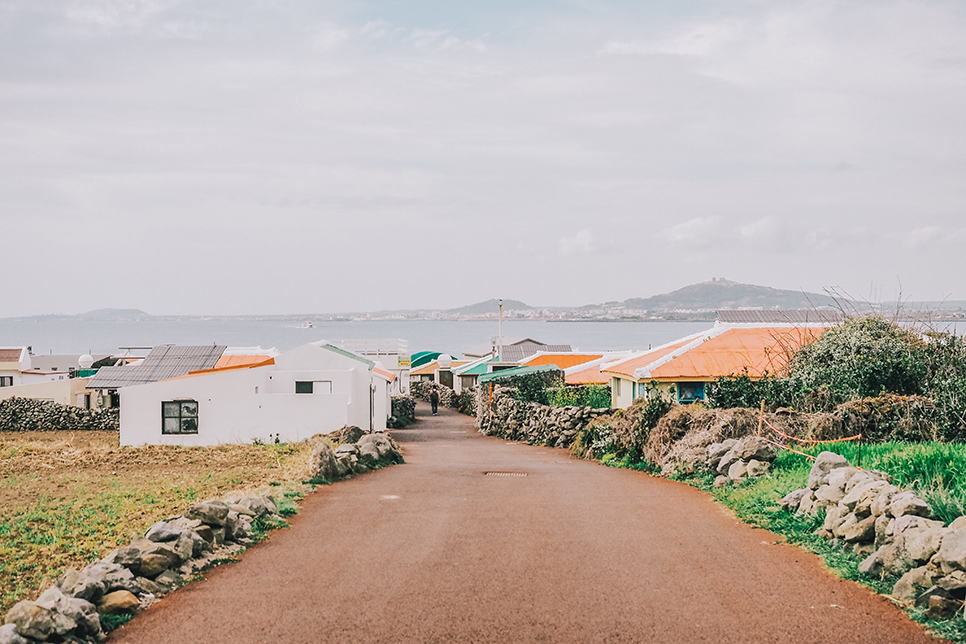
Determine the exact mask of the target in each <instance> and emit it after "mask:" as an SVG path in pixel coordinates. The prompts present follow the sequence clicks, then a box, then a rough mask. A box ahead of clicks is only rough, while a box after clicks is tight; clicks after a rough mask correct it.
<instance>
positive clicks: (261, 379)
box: [120, 366, 349, 445]
mask: <svg viewBox="0 0 966 644" xmlns="http://www.w3.org/2000/svg"><path fill="white" fill-rule="evenodd" d="M272 370H273V368H272V367H271V366H268V367H259V368H256V369H241V370H237V371H226V372H222V373H214V374H208V375H204V376H196V377H193V378H180V379H175V380H164V381H161V382H154V383H150V384H146V385H139V386H136V387H124V388H123V389H121V390H120V395H121V444H122V445H144V444H151V445H165V444H170V445H217V444H220V443H250V442H252V441H253V440H254V439H256V438H257V439H260V440H263V441H266V442H268V441H270V440H271V439H270V437H269V436H270V435H274V434H278V435H279V439H280V440H282V441H286V442H289V441H299V440H303V439H305V438H308V437H310V436H312V435H314V434H319V433H327V432H331V431H335V430H337V429H340V428H341V427H344V426H345V425H346V424H348V422H349V418H348V414H347V410H348V405H347V396H346V395H345V394H344V393H333V394H296V393H294V385H293V390H292V393H274V394H273V393H269V392H267V388H266V385H267V383H268V375H269V374H270V373H272ZM293 382H294V381H293ZM256 387H258V392H259V393H255V388H256ZM178 399H189V400H195V401H197V402H198V433H197V434H162V433H161V402H162V401H167V400H178Z"/></svg>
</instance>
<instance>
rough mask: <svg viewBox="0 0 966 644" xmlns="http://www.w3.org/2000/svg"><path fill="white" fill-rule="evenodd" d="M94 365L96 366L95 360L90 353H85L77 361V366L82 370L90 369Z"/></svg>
mask: <svg viewBox="0 0 966 644" xmlns="http://www.w3.org/2000/svg"><path fill="white" fill-rule="evenodd" d="M92 364H94V358H93V356H91V354H89V353H85V354H84V355H82V356H81V357H80V358H78V359H77V366H78V367H80V368H81V369H90V368H91V365H92Z"/></svg>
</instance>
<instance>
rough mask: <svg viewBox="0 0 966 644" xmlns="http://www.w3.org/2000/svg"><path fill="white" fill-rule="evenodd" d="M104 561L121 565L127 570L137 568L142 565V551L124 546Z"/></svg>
mask: <svg viewBox="0 0 966 644" xmlns="http://www.w3.org/2000/svg"><path fill="white" fill-rule="evenodd" d="M104 561H106V562H108V563H114V564H119V565H121V566H124V567H125V568H137V567H138V566H139V565H140V563H141V549H140V548H135V547H134V546H122V547H120V548H116V549H115V550H113V551H112V552H111V554H109V555H107V556H106V557H104Z"/></svg>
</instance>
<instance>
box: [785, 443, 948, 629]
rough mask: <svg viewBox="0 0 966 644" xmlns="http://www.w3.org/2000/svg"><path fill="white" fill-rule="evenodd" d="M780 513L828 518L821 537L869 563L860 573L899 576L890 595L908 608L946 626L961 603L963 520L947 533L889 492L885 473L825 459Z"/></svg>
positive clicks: (929, 514)
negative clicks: (945, 619)
mask: <svg viewBox="0 0 966 644" xmlns="http://www.w3.org/2000/svg"><path fill="white" fill-rule="evenodd" d="M782 507H783V508H785V509H786V510H789V511H794V512H796V513H798V514H807V515H813V516H814V515H818V514H819V513H820V512H825V523H824V525H823V526H822V529H821V531H820V533H819V534H821V535H822V536H824V537H827V538H829V539H834V540H836V541H838V542H839V543H841V544H843V545H844V546H845V547H846V548H848V549H850V550H852V551H853V552H855V553H856V554H861V555H866V558H865V559H864V560H863V561H862V563H861V564H860V565H859V571H860V572H864V573H868V574H871V575H876V576H880V577H881V578H887V577H895V576H898V575H901V577H900V579H899V581H898V582H896V584H895V586H894V587H893V589H892V594H893V596H894V597H895V598H897V599H899V600H900V601H902V602H904V603H906V604H907V605H908V606H910V607H911V606H913V605H914V606H917V607H920V608H925V609H926V610H927V613H926V614H927V616H928V617H929V618H930V619H940V618H946V617H949V616H950V615H952V614H953V613H955V612H956V611H958V610H961V609H962V608H963V602H964V599H966V517H960V518H958V519H956V520H955V521H953V522H952V523H951V524H949V525H948V526H946V525H944V524H943V522H942V521H938V520H935V519H934V518H933V510H932V508H931V507H930V506H929V504H928V503H926V502H925V501H923V500H922V499H920V498H919V497H918V496H916V494H915V493H913V492H912V491H909V490H905V491H903V490H900V489H899V488H898V487H896V486H895V485H893V484H892V477H891V476H889V475H888V474H886V473H885V472H877V471H875V470H861V469H859V468H856V467H852V465H851V464H850V463H849V462H848V461H847V460H846V459H845V458H844V457H842V456H839V455H838V454H833V453H831V452H822V453H821V454H819V456H818V458H816V460H815V463H814V464H813V466H812V469H811V472H810V474H809V477H808V487H805V488H803V489H801V490H796V491H794V492H791V493H790V494H788V495H787V496H785V498H784V499H782Z"/></svg>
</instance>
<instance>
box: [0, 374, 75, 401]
mask: <svg viewBox="0 0 966 644" xmlns="http://www.w3.org/2000/svg"><path fill="white" fill-rule="evenodd" d="M90 380H91V379H90V378H72V379H67V380H57V381H48V382H40V383H36V384H32V385H15V386H13V387H0V400H6V399H7V398H13V397H14V396H17V397H20V398H33V399H35V400H53V401H54V402H56V403H60V404H61V405H77V394H87V393H94V392H88V391H87V390H86V389H85V387H86V386H87V383H88V382H90Z"/></svg>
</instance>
